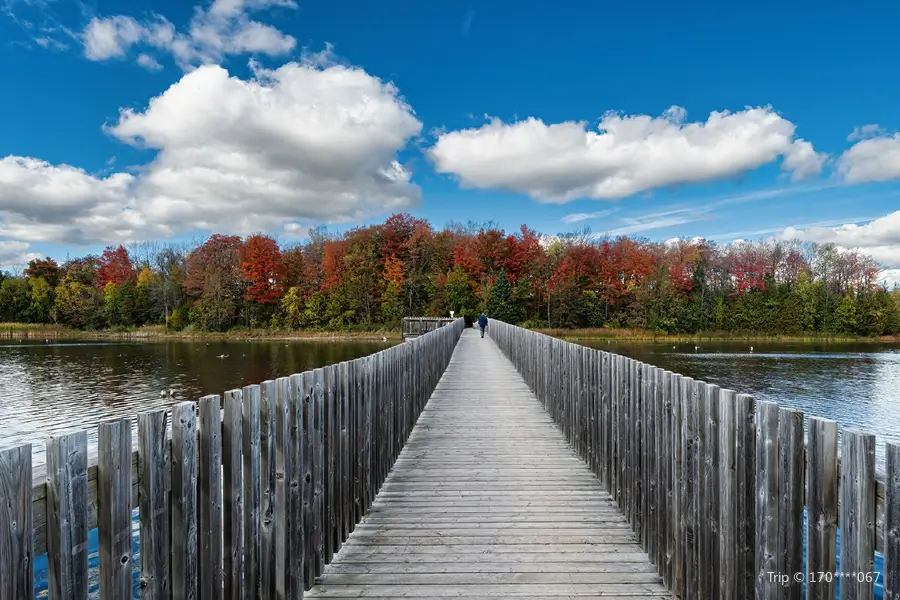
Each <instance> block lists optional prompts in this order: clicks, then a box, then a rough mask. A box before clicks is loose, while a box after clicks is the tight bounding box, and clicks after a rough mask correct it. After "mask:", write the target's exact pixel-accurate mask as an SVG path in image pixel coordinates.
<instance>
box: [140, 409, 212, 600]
mask: <svg viewBox="0 0 900 600" xmlns="http://www.w3.org/2000/svg"><path fill="white" fill-rule="evenodd" d="M217 412H218V407H217ZM166 422H167V415H166V411H165V410H164V409H163V410H155V411H148V412H142V413H138V417H137V426H138V452H139V454H140V461H139V465H138V470H137V472H138V479H139V480H140V482H139V488H140V493H139V495H138V497H139V500H138V504H139V514H140V544H141V599H142V600H168V598H169V594H170V590H171V585H170V581H169V580H170V578H169V492H168V484H167V480H168V478H169V454H168V451H167V450H168V442H167V438H166Z"/></svg>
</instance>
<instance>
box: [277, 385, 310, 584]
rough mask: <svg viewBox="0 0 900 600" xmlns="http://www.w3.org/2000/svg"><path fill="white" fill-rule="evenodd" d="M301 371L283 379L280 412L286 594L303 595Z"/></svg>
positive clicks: (304, 575) (304, 444)
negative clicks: (284, 482)
mask: <svg viewBox="0 0 900 600" xmlns="http://www.w3.org/2000/svg"><path fill="white" fill-rule="evenodd" d="M304 381H305V380H304V377H303V375H302V374H299V373H298V374H294V375H291V377H290V379H289V380H288V381H286V382H282V385H283V386H286V389H285V390H283V391H284V394H285V396H284V401H285V402H286V403H287V404H288V406H287V407H285V409H284V410H282V411H281V412H282V413H283V415H284V418H285V419H286V423H285V428H284V435H285V436H286V438H285V443H286V444H287V445H288V446H289V448H287V449H285V456H284V458H285V477H286V478H287V479H288V481H289V484H288V490H287V494H288V497H289V499H288V503H287V507H286V508H287V519H288V520H289V521H290V522H289V524H288V526H286V527H285V529H284V530H282V533H283V534H284V535H285V539H286V540H287V544H286V546H287V548H288V550H287V551H286V553H285V560H286V569H287V578H288V582H286V584H285V590H286V593H287V594H288V597H289V598H303V592H304V590H306V589H308V588H309V586H310V585H312V584H311V583H309V582H307V581H306V572H305V565H306V555H305V553H306V531H307V530H306V523H305V520H304V519H305V513H304V507H305V504H306V488H307V487H308V483H307V481H306V479H305V477H306V462H305V456H306V455H305V452H306V443H305V441H306V430H305V429H304V423H303V405H304V404H305V401H306V396H305V394H306V392H305V389H304V385H305V383H304Z"/></svg>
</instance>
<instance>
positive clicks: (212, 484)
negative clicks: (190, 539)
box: [141, 394, 225, 598]
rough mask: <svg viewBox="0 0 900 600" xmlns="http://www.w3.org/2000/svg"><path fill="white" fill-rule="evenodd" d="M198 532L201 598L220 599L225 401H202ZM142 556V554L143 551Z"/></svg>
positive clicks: (211, 398)
mask: <svg viewBox="0 0 900 600" xmlns="http://www.w3.org/2000/svg"><path fill="white" fill-rule="evenodd" d="M199 404H200V452H199V457H200V458H199V487H200V494H199V499H198V515H197V516H198V531H199V538H200V557H199V567H198V568H199V571H200V598H218V597H219V596H221V594H222V586H223V584H224V581H225V573H224V571H223V560H224V559H223V549H222V498H223V493H222V492H223V491H222V409H221V406H222V401H221V398H220V397H219V395H218V394H212V395H208V396H203V397H202V398H200V402H199ZM141 550H142V552H141V553H142V554H143V548H142V549H141Z"/></svg>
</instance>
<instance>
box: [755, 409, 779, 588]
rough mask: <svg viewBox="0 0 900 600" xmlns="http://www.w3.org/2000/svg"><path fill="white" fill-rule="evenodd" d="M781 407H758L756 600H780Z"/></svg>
mask: <svg viewBox="0 0 900 600" xmlns="http://www.w3.org/2000/svg"><path fill="white" fill-rule="evenodd" d="M778 537H779V535H778V405H777V404H775V403H774V402H759V403H758V404H757V406H756V542H757V550H756V552H757V556H756V599H757V600H777V599H778V595H779V591H780V585H779V584H778V583H776V582H774V581H773V580H772V579H771V578H770V576H769V574H770V573H779V572H780V571H778Z"/></svg>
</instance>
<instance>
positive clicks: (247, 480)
mask: <svg viewBox="0 0 900 600" xmlns="http://www.w3.org/2000/svg"><path fill="white" fill-rule="evenodd" d="M242 398H243V402H242V409H241V411H242V412H241V415H242V417H241V418H242V423H243V424H242V428H243V438H242V457H243V484H244V486H243V490H244V496H243V501H244V518H243V526H244V600H259V599H260V598H261V597H262V576H261V573H260V555H261V551H262V545H261V543H262V519H261V510H262V493H261V492H262V490H261V484H262V459H261V456H260V444H261V437H262V434H261V431H260V405H261V401H262V391H261V390H260V386H258V385H248V386H245V387H244V389H243V392H242Z"/></svg>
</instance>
